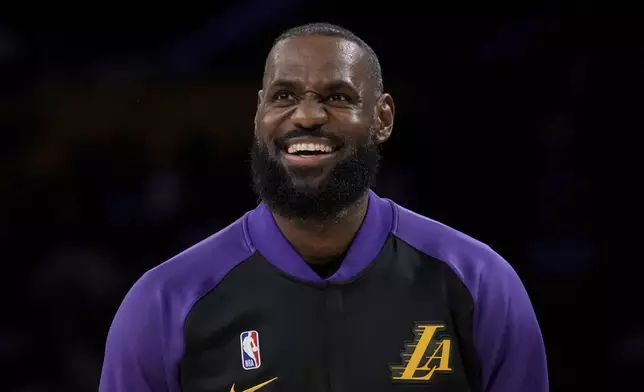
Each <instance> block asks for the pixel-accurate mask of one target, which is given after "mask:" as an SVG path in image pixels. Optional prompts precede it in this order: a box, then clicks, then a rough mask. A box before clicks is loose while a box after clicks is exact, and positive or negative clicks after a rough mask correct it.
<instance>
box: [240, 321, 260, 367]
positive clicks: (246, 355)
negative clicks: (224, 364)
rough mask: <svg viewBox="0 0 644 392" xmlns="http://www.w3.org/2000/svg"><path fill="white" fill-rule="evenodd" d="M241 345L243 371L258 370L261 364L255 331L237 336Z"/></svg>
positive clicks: (257, 337) (257, 336)
mask: <svg viewBox="0 0 644 392" xmlns="http://www.w3.org/2000/svg"><path fill="white" fill-rule="evenodd" d="M239 343H240V345H241V357H242V367H243V368H244V369H245V370H253V369H258V368H259V367H260V366H261V364H262V355H261V353H260V351H259V334H258V333H257V331H246V332H242V333H241V335H239Z"/></svg>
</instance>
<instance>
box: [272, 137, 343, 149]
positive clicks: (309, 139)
mask: <svg viewBox="0 0 644 392" xmlns="http://www.w3.org/2000/svg"><path fill="white" fill-rule="evenodd" d="M299 143H311V144H322V145H324V146H329V147H331V148H332V149H337V148H338V145H337V144H336V143H334V142H333V141H332V140H330V139H327V138H323V137H311V136H299V137H293V138H290V139H288V140H287V141H286V142H284V144H283V145H282V148H283V149H284V150H288V148H289V147H290V146H292V145H294V144H299Z"/></svg>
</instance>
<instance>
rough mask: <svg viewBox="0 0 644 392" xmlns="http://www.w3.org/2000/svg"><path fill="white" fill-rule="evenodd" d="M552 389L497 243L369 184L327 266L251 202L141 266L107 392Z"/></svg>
mask: <svg viewBox="0 0 644 392" xmlns="http://www.w3.org/2000/svg"><path fill="white" fill-rule="evenodd" d="M179 391H183V392H206V391H208V392H211V391H212V392H215V391H219V392H231V391H236V392H244V391H246V392H253V391H259V392H271V391H297V392H300V391H301V392H304V391H306V392H318V391H319V392H323V391H324V392H328V391H333V392H341V391H343V392H354V391H355V392H358V391H359V392H363V391H370V392H371V391H378V392H380V391H382V392H385V391H416V392H420V391H441V392H447V391H484V392H545V391H548V376H547V366H546V356H545V350H544V344H543V339H542V336H541V331H540V328H539V325H538V323H537V320H536V317H535V314H534V311H533V308H532V305H531V303H530V300H529V298H528V295H527V294H526V291H525V289H524V287H523V285H522V283H521V281H520V280H519V278H518V276H517V274H516V273H515V271H514V270H513V269H512V267H511V266H510V265H509V264H508V263H507V262H506V261H505V260H504V259H503V258H501V257H500V256H499V255H498V254H497V253H495V252H494V251H493V250H492V249H490V247H488V246H486V245H485V244H482V243H480V242H478V241H476V240H474V239H472V238H470V237H468V236H467V235H464V234H462V233H460V232H458V231H456V230H454V229H452V228H450V227H447V226H445V225H443V224H441V223H438V222H436V221H433V220H431V219H428V218H425V217H423V216H420V215H417V214H415V213H413V212H411V211H409V210H406V209H404V208H402V207H400V206H398V205H396V204H395V203H393V202H392V201H390V200H387V199H382V198H380V197H378V196H377V195H376V194H374V193H373V192H371V193H370V196H369V206H368V211H367V215H366V218H365V220H364V222H363V224H362V226H361V228H360V231H359V232H358V234H357V236H356V238H355V240H354V241H353V243H352V245H351V248H350V249H349V251H348V253H347V254H346V257H345V259H344V261H343V262H342V264H341V266H340V268H339V269H338V270H337V271H336V272H335V274H333V275H332V276H330V277H329V278H327V279H322V278H320V276H319V275H317V274H316V273H315V272H314V271H313V270H312V269H311V268H310V267H309V266H308V264H307V263H306V262H305V261H304V260H302V258H301V257H300V256H299V255H298V254H297V253H296V252H295V250H294V249H293V248H292V247H291V246H290V244H289V243H288V242H287V240H286V239H285V238H284V236H283V235H282V234H281V232H280V230H279V229H278V227H277V226H276V224H275V222H274V220H273V217H272V215H271V213H270V211H269V210H268V209H267V207H266V206H265V205H264V204H260V205H259V206H258V207H257V208H256V209H254V210H253V211H250V212H248V213H247V214H245V215H244V216H243V217H242V218H241V219H239V220H238V221H236V222H235V223H233V224H232V225H230V226H228V227H227V228H225V229H223V230H221V231H220V232H218V233H216V234H214V235H213V236H211V237H209V238H207V239H206V240H204V241H202V242H200V243H199V244H197V245H195V246H193V247H191V248H190V249H188V250H186V251H184V252H183V253H181V254H179V255H177V256H175V257H174V258H172V259H170V260H169V261H167V262H165V263H163V264H161V265H159V266H158V267H156V268H154V269H152V270H150V271H148V272H147V273H146V274H145V275H144V276H143V277H141V279H139V281H138V282H137V283H136V284H135V285H134V286H133V287H132V289H131V290H130V292H129V293H128V294H127V296H126V298H125V299H124V301H123V303H122V304H121V306H120V308H119V310H118V312H117V314H116V317H115V318H114V321H113V324H112V326H111V329H110V331H109V335H108V338H107V345H106V351H105V362H104V364H103V372H102V376H101V381H100V392H179Z"/></svg>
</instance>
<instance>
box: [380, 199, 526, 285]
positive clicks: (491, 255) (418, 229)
mask: <svg viewBox="0 0 644 392" xmlns="http://www.w3.org/2000/svg"><path fill="white" fill-rule="evenodd" d="M394 211H395V212H394V225H393V230H392V234H393V235H394V236H396V237H397V238H398V239H399V240H402V241H404V242H405V243H407V244H408V245H410V246H411V247H413V248H414V249H416V250H417V251H419V252H421V253H424V254H426V255H427V256H430V257H432V258H434V259H437V260H439V261H441V262H443V263H445V264H447V265H448V266H449V267H450V268H451V269H452V270H454V272H455V273H456V274H457V275H458V276H459V278H460V279H461V280H462V281H463V282H464V283H465V284H466V285H467V286H468V287H469V288H470V290H472V291H476V289H477V287H475V286H477V285H478V283H481V280H485V279H487V278H492V276H495V278H494V279H499V278H502V277H504V276H507V278H508V279H510V280H514V279H515V278H516V273H515V271H514V269H513V268H512V266H511V265H510V264H509V263H508V262H507V261H506V260H505V259H504V258H503V257H501V256H500V255H499V254H498V253H497V252H496V251H494V250H493V249H492V248H491V247H490V246H488V245H487V244H485V243H483V242H481V241H479V240H477V239H475V238H473V237H471V236H469V235H467V234H465V233H463V232H461V231H459V230H457V229H455V228H452V227H450V226H448V225H446V224H444V223H441V222H438V221H436V220H433V219H430V218H428V217H425V216H422V215H420V214H417V213H415V212H413V211H411V210H408V209H406V208H404V207H401V206H399V205H397V204H395V203H394Z"/></svg>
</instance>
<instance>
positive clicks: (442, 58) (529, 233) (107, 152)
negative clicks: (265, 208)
mask: <svg viewBox="0 0 644 392" xmlns="http://www.w3.org/2000/svg"><path fill="white" fill-rule="evenodd" d="M481 3H482V4H479V5H470V4H467V5H466V4H465V3H463V2H454V3H450V4H426V3H422V5H421V4H420V3H417V4H413V3H405V2H394V3H393V4H378V3H370V4H364V5H362V4H358V3H346V2H339V1H324V2H320V1H314V0H310V1H306V0H272V1H260V0H257V1H252V0H251V1H237V2H233V1H218V2H210V3H209V4H207V5H202V6H197V5H192V6H182V5H179V4H178V3H172V4H170V3H168V5H162V4H154V6H151V7H144V6H139V7H136V8H132V7H123V6H115V5H111V4H110V5H107V3H100V4H99V3H95V4H94V3H93V4H85V5H82V6H81V5H78V6H74V7H68V8H67V9H62V7H59V6H58V4H57V3H56V4H54V5H44V4H43V5H42V6H36V5H34V6H33V7H34V9H32V10H30V11H29V12H15V13H13V12H5V13H3V14H2V15H1V16H0V67H1V68H0V69H1V70H2V72H0V126H1V130H2V134H1V135H2V139H1V140H2V141H1V142H0V200H2V204H1V209H0V242H1V243H2V245H3V252H2V258H1V259H2V262H3V264H2V266H3V273H2V278H3V279H2V282H3V284H2V286H1V287H2V291H0V294H2V299H3V301H2V304H3V305H2V306H3V309H2V314H3V317H2V323H1V324H0V360H1V361H2V374H4V376H2V381H1V382H0V384H1V385H2V386H1V387H0V390H2V391H21V392H25V391H38V392H50V391H52V392H53V391H68V392H76V391H78V392H81V391H95V390H96V388H97V383H98V378H99V375H100V369H101V364H102V358H103V349H104V343H105V337H106V333H107V330H108V328H109V326H110V323H111V320H112V317H113V316H114V313H115V311H116V309H117V307H118V305H119V304H120V301H121V300H122V298H123V296H124V295H125V293H126V292H127V290H128V289H129V288H130V286H131V285H132V284H133V283H134V281H135V280H136V279H137V278H139V277H140V276H141V275H142V274H143V273H144V272H145V271H146V270H148V269H150V268H152V267H154V266H155V265H157V264H159V263H161V262H163V261H164V260H166V259H168V258H169V257H171V256H173V255H174V254H176V253H178V252H179V251H181V250H183V249H184V248H186V247H188V246H190V245H192V244H194V243H195V242H197V241H200V240H201V239H203V238H205V237H207V236H209V235H210V234H212V233H214V232H216V231H217V230H219V229H221V228H223V227H224V226H226V225H227V224H229V223H230V222H232V221H233V220H235V219H236V218H238V217H239V216H240V215H241V214H243V213H244V212H245V211H247V210H249V209H252V208H254V206H255V205H256V197H255V195H254V194H253V193H252V191H251V188H250V185H249V184H250V181H249V169H248V152H247V151H248V147H249V143H250V142H251V136H252V126H253V115H254V110H255V105H256V97H257V96H256V91H257V90H258V88H259V87H260V82H261V75H262V71H263V64H264V58H265V56H266V54H267V52H268V50H269V48H270V46H271V41H272V40H273V38H274V37H275V36H276V35H278V34H279V33H280V32H281V31H282V30H283V29H286V28H288V27H291V26H293V25H296V24H300V23H306V22H312V21H326V22H332V23H337V24H341V25H343V26H345V27H348V28H349V29H352V30H353V31H354V32H355V33H357V34H358V35H359V36H361V37H362V38H363V39H365V40H366V41H367V42H368V43H369V44H370V45H371V46H372V47H373V48H374V49H375V51H376V52H377V53H378V54H379V56H380V59H381V62H382V66H383V71H384V78H385V87H386V89H387V90H388V91H390V92H391V93H392V94H393V96H394V99H395V102H396V104H397V117H396V126H395V129H394V134H393V137H392V139H391V140H390V142H389V143H388V144H387V146H386V148H385V150H384V162H383V168H382V171H381V175H380V177H379V182H378V185H377V189H376V190H377V191H378V192H379V193H380V194H381V195H382V196H386V197H389V198H392V199H393V200H395V201H396V202H398V203H399V204H402V205H403V206H405V207H408V208H410V209H413V210H415V211H417V212H419V213H421V214H424V215H427V216H429V217H432V218H434V219H437V220H440V221H443V222H444V223H446V224H448V225H451V226H453V227H456V228H457V229H459V230H461V231H464V232H465V233H467V234H470V235H472V236H474V237H476V238H478V239H480V240H482V241H484V242H486V243H488V244H489V245H491V246H492V247H493V248H495V249H496V250H497V251H498V252H499V253H501V254H502V255H503V256H504V257H505V258H506V259H507V260H508V261H509V262H510V263H511V264H512V265H513V266H514V267H515V269H516V270H517V272H518V273H519V275H520V276H521V278H522V279H523V281H524V283H525V285H526V288H527V290H528V292H529V294H530V296H531V298H532V300H533V303H534V306H535V309H536V312H537V315H538V318H539V320H540V323H541V326H542V329H543V334H544V338H545V341H546V345H547V351H548V358H549V366H550V376H551V384H552V390H553V391H569V390H577V389H579V390H582V389H583V388H586V387H590V386H594V387H597V388H598V389H600V388H604V389H602V390H611V391H613V390H615V391H616V390H629V391H644V387H642V386H641V383H639V384H634V385H628V383H632V382H635V381H637V380H639V376H641V373H639V374H638V372H637V371H638V370H644V328H643V325H642V324H640V322H639V320H638V314H639V313H641V309H642V306H641V302H640V301H639V300H638V299H637V298H635V300H633V299H632V298H631V297H626V295H630V293H631V290H633V287H634V286H633V285H634V284H635V283H636V279H637V277H636V276H635V274H632V275H629V274H627V273H624V272H621V271H620V270H619V269H617V268H615V264H616V263H617V264H618V263H619V261H618V260H605V259H603V258H600V257H599V249H598V243H599V238H598V232H597V224H596V222H597V211H598V207H597V202H596V198H595V195H596V194H597V193H598V181H597V180H598V175H599V171H600V164H601V162H602V159H603V150H602V143H600V141H601V140H602V139H603V137H604V136H606V135H610V134H611V133H612V132H613V131H614V130H615V129H616V128H624V127H626V128H628V127H632V126H633V124H634V123H633V122H632V121H634V120H635V119H636V114H637V112H638V110H639V111H641V106H639V105H636V104H635V102H637V101H636V100H635V97H636V96H639V95H641V91H642V90H641V89H640V87H638V86H641V85H639V84H637V83H636V81H639V80H641V76H642V71H643V70H644V63H643V62H642V54H643V53H644V52H643V51H642V46H641V45H640V44H639V42H638V41H639V40H641V36H644V35H639V34H637V33H636V32H637V30H638V29H637V28H636V26H638V24H639V23H640V19H641V18H638V17H635V16H633V14H630V15H629V14H627V13H625V12H623V13H621V14H616V13H611V12H606V11H605V10H599V9H592V8H591V7H590V6H584V5H583V4H585V3H583V4H575V5H573V4H572V3H571V2H569V3H567V2H565V1H563V0H562V1H556V0H550V1H543V2H533V3H529V4H528V3H525V2H519V3H521V4H514V5H510V4H507V5H506V4H504V5H503V7H502V8H499V10H498V11H495V8H494V7H493V6H490V4H489V3H486V2H481ZM599 11H601V12H599ZM638 37H640V38H638ZM635 130H636V129H635ZM598 162H599V163H598ZM631 284H633V285H631ZM633 291H634V290H633ZM638 309H639V310H638ZM517 392H519V391H517Z"/></svg>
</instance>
